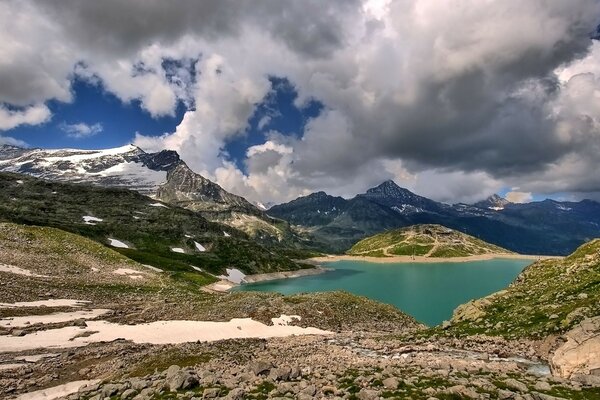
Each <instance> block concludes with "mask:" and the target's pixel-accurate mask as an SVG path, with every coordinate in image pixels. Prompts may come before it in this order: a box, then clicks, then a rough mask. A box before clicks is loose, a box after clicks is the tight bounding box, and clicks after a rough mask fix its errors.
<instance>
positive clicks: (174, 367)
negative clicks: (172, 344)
mask: <svg viewBox="0 0 600 400" xmlns="http://www.w3.org/2000/svg"><path fill="white" fill-rule="evenodd" d="M180 370H181V367H180V366H179V365H171V366H170V367H169V368H167V379H170V378H172V377H173V376H175V374H177V373H178V372H179V371H180Z"/></svg>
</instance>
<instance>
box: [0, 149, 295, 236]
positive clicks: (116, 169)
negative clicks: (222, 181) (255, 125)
mask: <svg viewBox="0 0 600 400" xmlns="http://www.w3.org/2000/svg"><path fill="white" fill-rule="evenodd" d="M0 171H4V172H14V173H21V174H27V175H32V176H35V177H38V178H43V179H47V180H54V181H59V182H72V183H87V184H93V185H98V186H103V187H118V188H124V189H131V190H135V191H137V192H139V193H142V194H144V195H147V196H150V197H154V198H156V199H158V200H161V201H164V202H167V203H170V204H174V205H177V206H181V207H184V208H188V209H190V210H193V211H198V212H200V213H201V214H202V215H203V216H204V217H206V218H208V219H209V220H211V221H218V222H221V223H225V224H228V225H230V226H233V227H235V228H236V229H240V230H242V231H244V232H246V233H248V234H249V235H251V236H252V237H255V238H257V239H258V240H260V241H263V242H271V243H280V242H282V241H285V242H286V243H290V245H292V246H293V245H294V244H298V243H301V239H300V238H297V237H296V236H295V235H294V233H293V232H292V231H291V230H290V229H289V226H288V225H287V223H286V222H284V221H281V220H276V219H275V218H272V217H269V216H268V215H267V214H266V213H265V212H264V210H262V209H259V208H258V207H257V206H255V205H254V204H252V203H250V202H248V201H247V200H246V199H244V198H243V197H241V196H237V195H234V194H232V193H229V192H227V191H226V190H224V189H223V188H222V187H220V186H219V185H218V184H216V183H214V182H212V181H210V180H209V179H206V178H205V177H203V176H202V175H200V174H197V173H195V172H194V171H192V170H191V169H190V168H189V167H188V166H187V164H186V163H185V162H184V161H183V160H181V158H180V157H179V154H177V152H175V151H171V150H163V151H160V152H157V153H147V152H145V151H143V150H142V149H140V148H139V147H137V146H134V145H126V146H122V147H118V148H114V149H103V150H79V149H56V150H47V149H24V148H20V147H16V146H10V145H3V146H0Z"/></svg>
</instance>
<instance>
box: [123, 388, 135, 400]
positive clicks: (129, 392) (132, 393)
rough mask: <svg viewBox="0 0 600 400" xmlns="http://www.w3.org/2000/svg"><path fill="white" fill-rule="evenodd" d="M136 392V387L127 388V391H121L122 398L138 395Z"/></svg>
mask: <svg viewBox="0 0 600 400" xmlns="http://www.w3.org/2000/svg"><path fill="white" fill-rule="evenodd" d="M136 393H137V391H135V390H134V389H127V390H126V391H124V392H123V393H121V399H124V400H127V399H131V398H133V397H134V396H135V395H136Z"/></svg>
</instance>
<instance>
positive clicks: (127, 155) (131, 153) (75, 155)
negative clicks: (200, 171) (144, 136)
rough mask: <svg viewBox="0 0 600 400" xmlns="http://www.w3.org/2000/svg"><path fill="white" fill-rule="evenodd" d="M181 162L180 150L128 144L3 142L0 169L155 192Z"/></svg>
mask: <svg viewBox="0 0 600 400" xmlns="http://www.w3.org/2000/svg"><path fill="white" fill-rule="evenodd" d="M178 162H180V160H179V156H178V155H177V153H175V152H172V151H161V152H159V153H146V152H144V151H143V150H142V149H140V148H139V147H136V146H134V145H127V146H122V147H117V148H113V149H103V150H78V149H56V150H46V149H21V148H18V147H15V146H0V171H6V172H16V173H25V174H28V175H33V176H36V177H39V178H44V179H50V180H58V181H68V182H86V183H92V184H98V185H102V186H114V187H125V188H129V189H133V190H136V191H138V192H141V193H144V194H149V195H151V194H154V193H155V192H156V190H157V188H158V186H159V185H161V184H163V183H164V182H166V180H167V171H168V170H169V169H170V168H172V167H173V166H174V165H175V164H177V163H178Z"/></svg>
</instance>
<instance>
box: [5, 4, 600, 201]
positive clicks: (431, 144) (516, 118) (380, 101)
mask: <svg viewBox="0 0 600 400" xmlns="http://www.w3.org/2000/svg"><path fill="white" fill-rule="evenodd" d="M0 7H1V9H0V33H1V34H2V37H3V38H5V40H4V41H3V42H2V43H1V44H0V102H4V103H6V104H11V105H14V106H19V107H30V106H33V105H36V104H43V102H44V101H47V100H50V99H54V100H58V101H71V100H72V98H71V97H72V95H71V93H70V82H71V80H72V79H73V77H74V76H78V77H79V78H83V79H90V80H94V81H97V82H99V83H100V84H101V85H102V86H103V88H104V89H105V90H107V91H109V92H111V93H114V94H115V95H116V96H118V97H119V98H120V99H121V100H122V101H124V102H129V101H133V100H139V101H140V103H141V105H142V107H143V108H144V109H146V110H147V111H148V112H149V113H150V114H152V115H153V116H156V117H158V116H162V115H173V113H174V110H175V108H176V107H177V104H179V102H183V103H184V104H186V105H187V106H188V111H187V112H186V114H185V116H184V118H183V120H182V122H181V124H180V125H179V126H178V127H177V129H176V130H175V132H167V133H166V134H165V135H163V136H161V137H145V136H143V135H141V134H138V135H136V139H135V142H136V143H137V144H139V145H140V146H141V147H143V148H148V149H162V148H171V149H175V150H177V151H179V152H180V153H181V155H182V157H183V158H184V159H185V160H186V162H188V163H189V164H190V166H192V167H193V168H194V169H195V170H197V171H198V172H201V173H203V174H205V175H206V176H207V177H208V178H211V179H215V180H217V181H218V183H220V184H221V185H223V186H224V187H225V188H227V189H229V190H232V191H234V192H237V193H241V194H244V195H247V196H248V197H250V198H251V199H253V200H264V201H273V200H274V201H284V200H289V199H290V198H292V197H294V196H297V195H298V194H304V193H307V192H310V191H314V190H322V189H324V190H327V191H329V192H331V193H333V194H341V195H351V194H354V193H357V192H360V191H363V190H365V189H366V188H367V187H369V186H372V185H374V184H377V183H379V182H380V181H381V180H383V179H388V178H390V177H394V178H396V179H398V180H400V181H401V183H403V184H405V185H406V186H409V187H411V188H414V189H415V190H416V191H418V192H420V193H423V194H427V195H428V196H431V197H433V198H436V199H439V200H442V201H448V202H453V201H463V200H464V201H468V200H470V199H476V198H477V197H479V198H482V197H485V195H487V194H490V193H491V192H493V191H496V190H498V189H499V188H501V187H507V186H508V187H513V186H519V187H521V188H522V189H521V190H522V191H523V192H524V193H526V192H536V193H556V192H565V191H569V192H573V193H579V194H582V195H585V194H586V193H597V192H600V178H598V177H597V175H598V174H595V170H596V169H597V165H600V151H599V150H600V95H599V93H600V47H599V46H600V45H599V43H598V42H593V41H592V40H590V32H592V31H594V29H595V28H596V26H597V24H598V22H600V21H598V19H599V18H598V16H600V3H599V2H598V1H597V0H572V1H569V2H565V1H563V0H530V1H520V0H502V1H500V0H497V1H487V2H482V1H479V0H451V1H449V2H445V3H444V4H443V5H441V4H440V2H439V1H437V0H401V1H394V2H392V1H386V0H368V1H365V2H359V1H341V0H340V1H328V2H326V3H323V2H320V1H316V0H314V1H312V0H311V1H305V2H297V1H291V0H289V1H288V0H277V1H275V0H273V1H264V2H260V3H258V4H257V3H250V2H239V1H233V0H218V1H217V0H209V1H203V2H197V1H193V0H183V1H181V2H180V3H179V4H178V7H171V6H170V5H168V4H166V3H165V2H163V1H160V0H129V1H124V0H107V1H105V2H102V5H100V4H98V2H81V1H76V0H64V1H52V0H51V1H47V0H46V1H42V0H39V1H33V0H30V1H11V0H9V1H6V2H3V3H2V4H0ZM123 21H127V24H124V23H123ZM48 43H52V44H53V45H52V46H49V45H48ZM165 60H168V62H166V63H165ZM272 76H276V77H282V78H286V79H287V80H288V81H289V82H291V84H292V85H293V87H294V88H295V90H296V91H297V93H298V97H297V99H296V102H295V103H296V106H297V107H300V108H301V107H302V106H303V105H305V104H306V103H307V102H308V101H310V100H311V99H317V100H318V101H320V102H321V103H322V104H323V105H324V108H323V110H322V112H321V113H320V115H318V116H317V117H315V118H313V119H311V120H309V121H307V123H306V126H305V129H304V131H303V132H301V135H300V136H299V137H289V136H285V135H282V134H280V133H276V132H271V133H269V134H268V135H267V139H266V140H265V143H264V144H259V145H258V146H256V147H252V148H251V149H249V150H248V152H247V156H246V160H245V164H246V167H247V168H246V169H247V171H246V172H242V171H241V170H239V169H238V168H237V167H236V166H235V165H233V164H231V163H230V162H228V161H227V155H226V154H224V152H223V149H224V148H225V146H226V144H227V143H228V142H230V141H232V140H236V139H238V138H240V137H242V136H243V135H245V134H246V131H247V129H248V120H249V118H251V117H252V116H253V115H254V113H255V111H256V109H257V106H258V105H259V104H261V103H265V102H268V101H269V93H272V91H273V90H274V88H273V87H271V82H270V80H269V78H270V77H272ZM266 123H267V121H266V120H265V121H264V123H263V124H262V125H263V128H264V127H266V126H268V125H264V124H266ZM261 146H262V147H261ZM282 149H285V151H283V150H282ZM488 191H489V192H490V193H485V192H488Z"/></svg>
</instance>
